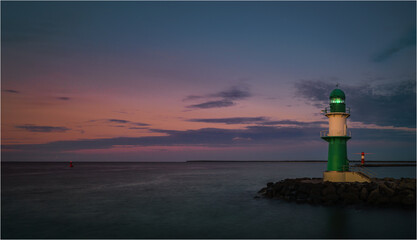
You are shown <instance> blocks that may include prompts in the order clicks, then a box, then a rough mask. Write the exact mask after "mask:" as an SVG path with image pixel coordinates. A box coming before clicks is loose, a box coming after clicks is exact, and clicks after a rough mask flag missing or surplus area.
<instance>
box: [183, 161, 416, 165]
mask: <svg viewBox="0 0 417 240" xmlns="http://www.w3.org/2000/svg"><path fill="white" fill-rule="evenodd" d="M186 162H276V163H282V162H290V163H316V162H320V163H326V162H327V160H260V161H253V160H189V161H186ZM349 162H358V163H359V162H361V161H360V160H353V161H349ZM367 163H407V164H413V163H414V164H415V163H416V161H366V164H367Z"/></svg>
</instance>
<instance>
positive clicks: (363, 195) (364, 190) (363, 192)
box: [360, 187, 368, 201]
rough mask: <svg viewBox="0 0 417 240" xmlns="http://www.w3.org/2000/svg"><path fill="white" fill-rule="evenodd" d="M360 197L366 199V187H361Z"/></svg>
mask: <svg viewBox="0 0 417 240" xmlns="http://www.w3.org/2000/svg"><path fill="white" fill-rule="evenodd" d="M360 198H361V199H362V200H363V201H366V199H368V190H367V189H366V187H363V188H362V190H361V195H360Z"/></svg>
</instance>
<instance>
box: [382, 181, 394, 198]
mask: <svg viewBox="0 0 417 240" xmlns="http://www.w3.org/2000/svg"><path fill="white" fill-rule="evenodd" d="M379 190H380V191H381V193H382V194H383V195H386V196H388V197H391V196H392V195H394V193H395V191H394V190H392V189H391V188H389V187H388V186H387V185H385V183H381V184H379Z"/></svg>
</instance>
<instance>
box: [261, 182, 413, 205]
mask: <svg viewBox="0 0 417 240" xmlns="http://www.w3.org/2000/svg"><path fill="white" fill-rule="evenodd" d="M258 194H260V195H261V196H263V197H266V198H276V199H283V200H286V201H293V202H297V203H309V204H315V205H326V206H328V205H339V204H341V205H373V206H380V207H403V208H407V209H415V208H416V179H414V178H401V179H393V178H383V179H377V178H375V179H373V180H372V182H370V183H359V182H347V183H336V182H323V179H322V178H296V179H285V180H282V181H279V182H276V183H272V182H270V183H268V184H267V186H266V187H265V188H262V189H261V190H260V191H259V192H258Z"/></svg>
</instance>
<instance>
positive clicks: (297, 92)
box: [1, 1, 416, 161]
mask: <svg viewBox="0 0 417 240" xmlns="http://www.w3.org/2000/svg"><path fill="white" fill-rule="evenodd" d="M1 24H2V25H1V58H2V59H1V60H2V61H1V90H2V91H1V107H2V110H1V113H2V117H1V134H2V135H1V141H2V161H186V160H326V159H327V143H326V142H325V141H323V140H322V139H320V131H321V130H325V129H327V128H328V122H327V118H326V117H325V116H323V115H321V114H320V110H321V109H323V108H324V107H326V105H327V104H328V96H329V94H330V91H331V90H332V89H334V88H335V87H336V84H339V86H340V88H341V89H342V90H343V91H344V92H345V93H346V104H347V106H348V107H350V108H351V117H350V118H349V121H348V127H349V128H350V130H351V132H352V139H351V140H350V141H349V142H348V157H349V159H350V160H359V159H360V155H358V154H355V153H358V152H362V151H364V152H372V153H374V154H372V155H369V156H368V157H367V158H368V159H370V160H415V159H416V3H415V2H413V1H410V2H4V1H2V2H1Z"/></svg>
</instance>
